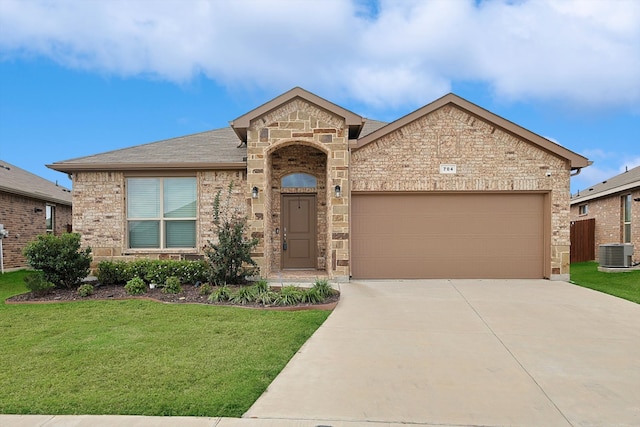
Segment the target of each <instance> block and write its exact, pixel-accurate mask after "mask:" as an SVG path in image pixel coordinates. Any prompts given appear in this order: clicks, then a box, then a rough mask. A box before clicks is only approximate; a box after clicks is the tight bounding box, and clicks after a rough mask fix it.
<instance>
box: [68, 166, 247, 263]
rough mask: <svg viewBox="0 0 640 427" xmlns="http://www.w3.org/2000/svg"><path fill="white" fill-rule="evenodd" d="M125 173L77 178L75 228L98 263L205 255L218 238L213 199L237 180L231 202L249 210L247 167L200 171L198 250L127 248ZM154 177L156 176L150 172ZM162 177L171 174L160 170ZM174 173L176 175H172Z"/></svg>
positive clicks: (198, 173)
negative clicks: (207, 248) (213, 240)
mask: <svg viewBox="0 0 640 427" xmlns="http://www.w3.org/2000/svg"><path fill="white" fill-rule="evenodd" d="M128 176H140V175H131V174H129V175H127V174H125V173H123V172H78V173H76V174H75V175H74V178H73V203H74V206H75V207H76V209H74V216H73V227H74V231H76V232H78V233H80V235H81V236H82V245H83V246H85V247H86V246H90V247H91V248H92V251H93V263H92V267H93V268H95V267H96V266H97V264H98V263H99V262H100V261H102V260H105V259H106V260H133V259H136V258H151V259H163V258H168V259H180V258H181V257H183V256H184V255H185V254H199V255H202V254H204V247H205V246H206V245H207V243H208V242H209V240H212V239H213V238H214V230H213V199H214V197H215V195H216V194H217V192H218V191H219V190H220V191H222V194H223V196H224V195H226V193H227V189H228V188H229V184H230V183H231V182H233V183H234V186H233V190H232V202H231V205H232V206H234V207H237V208H238V210H240V211H241V212H247V210H248V201H247V199H246V195H245V187H246V173H245V172H244V171H200V172H197V173H194V174H193V175H191V176H196V178H197V188H198V213H197V215H198V217H197V221H196V224H197V225H196V236H197V237H196V239H197V240H196V248H194V249H129V248H128V247H127V241H126V240H127V217H126V178H127V177H128ZM145 176H151V175H145ZM153 176H156V177H165V176H169V175H166V174H162V173H158V174H154V175H153ZM171 176H174V175H171Z"/></svg>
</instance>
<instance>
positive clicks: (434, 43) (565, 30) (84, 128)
mask: <svg viewBox="0 0 640 427" xmlns="http://www.w3.org/2000/svg"><path fill="white" fill-rule="evenodd" d="M295 86H301V87H303V88H305V89H307V90H309V91H311V92H314V93H316V94H317V95H319V96H322V97H324V98H326V99H328V100H330V101H332V102H334V103H336V104H338V105H340V106H342V107H345V108H347V109H350V110H352V111H354V112H356V113H358V114H360V115H363V116H365V117H368V118H372V119H377V120H384V121H392V120H395V119H398V118H400V117H401V116H403V115H405V114H407V113H409V112H411V111H413V110H415V109H417V108H419V107H421V106H423V105H425V104H428V103H429V102H431V101H433V100H434V99H436V98H438V97H440V96H442V95H444V94H446V93H448V92H454V93H456V94H457V95H459V96H462V97H463V98H466V99H468V100H469V101H471V102H474V103H476V104H478V105H480V106H481V107H483V108H486V109H488V110H490V111H492V112H494V113H496V114H498V115H500V116H502V117H504V118H506V119H508V120H511V121H513V122H515V123H517V124H519V125H521V126H523V127H525V128H527V129H529V130H531V131H533V132H535V133H538V134H540V135H542V136H544V137H547V138H550V139H552V140H553V141H555V142H557V143H559V144H561V145H563V146H565V147H567V148H569V149H570V150H573V151H575V152H577V153H580V154H582V155H584V156H586V157H588V158H589V159H590V160H592V161H593V162H594V164H593V165H592V166H590V167H588V168H585V169H584V170H583V171H582V173H581V174H580V175H578V176H577V177H575V178H572V191H574V192H575V191H576V190H579V189H584V188H587V187H588V186H589V185H592V184H595V183H597V182H600V181H602V180H604V179H607V178H609V177H611V176H613V175H616V174H618V173H620V172H622V171H624V169H625V167H629V168H631V167H635V166H638V165H640V2H638V1H634V0H629V1H627V0H618V1H615V2H609V1H604V0H589V1H588V0H558V1H551V0H537V1H526V0H524V1H512V0H511V1H500V0H496V1H473V0H468V1H466V0H451V1H449V0H445V1H428V0H416V1H408V0H407V1H402V0H401V1H391V0H388V1H387V0H382V1H363V0H359V1H348V0H344V1H343V0H318V1H316V0H301V1H294V0H282V1H275V0H274V1H268V0H234V1H225V0H212V1H208V0H202V1H199V0H182V1H171V0H166V1H162V2H151V1H145V0H140V1H135V0H131V1H119V0H112V1H106V0H105V1H101V0H94V1H88V2H87V1H79V0H78V1H63V0H60V1H50V0H30V1H21V0H0V159H2V160H5V161H7V162H9V163H12V164H14V165H16V166H18V167H21V168H23V169H26V170H28V171H30V172H32V173H35V174H37V175H40V176H42V177H44V178H46V179H49V180H51V181H58V182H59V183H60V184H61V185H65V186H68V187H70V186H71V182H70V181H69V180H68V178H67V176H66V175H65V174H62V173H60V172H56V171H53V170H50V169H48V168H46V167H45V164H49V163H53V162H55V161H60V160H67V159H71V158H75V157H81V156H85V155H90V154H95V153H100V152H104V151H110V150H115V149H119V148H124V147H129V146H133V145H138V144H143V143H147V142H153V141H157V140H161V139H167V138H172V137H175V136H181V135H186V134H191V133H196V132H201V131H205V130H209V129H214V128H219V127H224V126H227V125H228V122H229V121H230V120H232V119H234V118H236V117H238V116H240V115H242V114H244V113H246V112H247V111H249V110H251V109H253V108H255V107H257V106H258V105H260V104H262V103H264V102H266V101H268V100H270V99H272V98H273V97H275V96H277V95H279V94H281V93H282V92H285V91H287V90H289V89H291V88H292V87H295Z"/></svg>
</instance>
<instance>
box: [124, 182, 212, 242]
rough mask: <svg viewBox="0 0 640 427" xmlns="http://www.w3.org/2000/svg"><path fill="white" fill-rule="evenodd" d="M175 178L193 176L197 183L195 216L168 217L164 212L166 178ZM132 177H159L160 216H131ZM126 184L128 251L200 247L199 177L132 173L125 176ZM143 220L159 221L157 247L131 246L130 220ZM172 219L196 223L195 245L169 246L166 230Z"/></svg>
mask: <svg viewBox="0 0 640 427" xmlns="http://www.w3.org/2000/svg"><path fill="white" fill-rule="evenodd" d="M175 178H191V179H193V180H194V185H195V204H196V210H195V216H193V217H176V218H172V217H166V216H165V212H164V204H165V201H164V199H165V196H164V189H165V186H164V182H165V179H175ZM131 179H157V180H159V211H158V212H159V215H160V216H159V217H144V218H142V217H129V180H131ZM125 185H126V189H125V191H124V193H125V203H124V206H125V246H126V249H125V250H126V251H138V252H139V251H143V252H152V251H156V252H157V251H172V252H182V251H185V250H188V251H193V250H194V249H196V248H197V247H198V205H199V203H198V201H199V193H198V178H197V176H195V175H180V176H175V175H162V176H156V175H153V176H151V175H132V176H127V177H125ZM143 221H149V222H157V223H158V227H159V230H158V233H159V236H158V237H159V245H158V246H157V247H147V248H145V247H131V241H130V237H129V235H130V230H129V223H130V222H143ZM172 221H192V222H193V223H194V227H195V230H194V242H193V246H179V247H167V232H166V224H167V223H168V222H172Z"/></svg>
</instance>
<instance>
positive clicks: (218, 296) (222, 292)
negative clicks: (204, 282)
mask: <svg viewBox="0 0 640 427" xmlns="http://www.w3.org/2000/svg"><path fill="white" fill-rule="evenodd" d="M230 298H231V289H229V287H228V286H220V287H218V288H217V289H216V290H214V291H213V292H211V295H209V298H208V300H209V301H210V302H225V301H229V299H230Z"/></svg>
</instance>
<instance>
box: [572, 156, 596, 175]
mask: <svg viewBox="0 0 640 427" xmlns="http://www.w3.org/2000/svg"><path fill="white" fill-rule="evenodd" d="M592 164H593V161H592V160H589V161H588V162H587V166H591V165H592ZM575 171H576V173H570V174H569V176H578V175H580V172H582V168H577V169H575Z"/></svg>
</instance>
